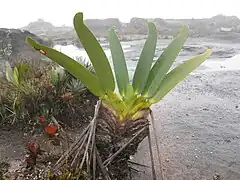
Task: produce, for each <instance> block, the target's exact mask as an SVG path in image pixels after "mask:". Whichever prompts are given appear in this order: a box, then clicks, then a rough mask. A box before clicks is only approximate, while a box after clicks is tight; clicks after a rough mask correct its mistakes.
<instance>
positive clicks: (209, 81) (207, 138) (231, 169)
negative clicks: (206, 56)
mask: <svg viewBox="0 0 240 180" xmlns="http://www.w3.org/2000/svg"><path fill="white" fill-rule="evenodd" d="M153 111H154V114H155V118H156V119H155V121H156V122H155V123H156V128H157V130H156V131H157V138H158V141H159V142H160V151H161V159H162V164H163V168H164V169H165V171H164V175H165V178H166V179H167V180H208V179H209V180H211V179H213V176H214V175H215V177H216V175H217V176H220V178H219V179H224V180H238V179H240V71H233V72H227V71H225V72H224V71H222V72H208V73H204V74H198V75H193V76H191V77H189V78H187V79H186V80H185V81H184V82H183V83H181V84H180V85H178V86H177V87H176V88H175V89H174V90H173V91H172V92H171V93H170V94H169V95H167V96H166V97H165V98H164V100H162V101H161V102H160V103H158V104H157V105H155V106H154V107H153ZM154 158H155V160H157V155H156V154H154ZM135 160H136V161H138V162H139V163H143V164H147V165H150V157H149V148H148V141H145V142H144V143H143V144H142V145H141V146H140V148H139V152H138V154H137V155H136V158H135ZM142 170H143V171H144V172H143V173H140V174H139V175H137V176H136V178H135V179H142V180H148V179H151V169H145V170H144V169H142ZM157 170H158V178H159V179H161V178H160V176H159V166H157Z"/></svg>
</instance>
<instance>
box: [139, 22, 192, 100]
mask: <svg viewBox="0 0 240 180" xmlns="http://www.w3.org/2000/svg"><path fill="white" fill-rule="evenodd" d="M187 37H188V26H183V28H182V30H181V32H180V33H179V34H178V35H177V36H176V38H175V39H174V40H173V41H172V43H171V44H170V45H169V46H168V47H167V48H166V49H165V50H164V52H163V53H162V54H161V56H160V57H159V58H158V60H157V61H156V63H155V64H154V66H153V68H152V70H151V72H150V73H149V77H148V80H147V83H146V86H145V88H144V92H143V94H146V95H144V96H146V97H153V96H154V94H155V93H156V91H157V89H158V88H159V86H160V84H161V82H162V80H163V78H164V76H165V75H166V74H167V72H168V71H169V69H170V67H171V66H172V64H173V62H174V61H175V59H176V57H177V56H178V54H179V52H180V51H181V49H182V46H183V44H184V42H185V41H186V40H187Z"/></svg>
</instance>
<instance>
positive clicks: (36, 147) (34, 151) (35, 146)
mask: <svg viewBox="0 0 240 180" xmlns="http://www.w3.org/2000/svg"><path fill="white" fill-rule="evenodd" d="M27 147H28V150H29V151H30V152H31V153H32V154H34V155H37V154H38V153H39V152H40V146H39V145H38V144H37V143H36V142H35V141H30V142H28V143H27Z"/></svg>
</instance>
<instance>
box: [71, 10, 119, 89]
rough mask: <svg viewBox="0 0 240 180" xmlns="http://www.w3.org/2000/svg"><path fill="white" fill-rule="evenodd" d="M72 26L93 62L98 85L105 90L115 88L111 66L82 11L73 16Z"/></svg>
mask: <svg viewBox="0 0 240 180" xmlns="http://www.w3.org/2000/svg"><path fill="white" fill-rule="evenodd" d="M74 27H75V30H76V33H77V35H78V37H79V39H80V41H81V43H82V45H83V47H84V49H85V50H86V52H87V54H88V56H89V58H90V60H91V62H92V64H93V67H94V69H95V71H96V75H97V77H98V79H99V82H100V85H101V86H102V88H103V90H105V91H106V92H108V91H110V92H113V91H114V90H115V81H114V77H113V73H112V69H111V66H110V64H109V61H108V59H107V57H106V54H105V53H104V51H103V49H102V47H101V45H100V44H99V42H98V40H97V39H96V37H95V36H94V35H93V34H92V32H91V31H90V30H89V29H88V27H87V26H86V25H85V24H84V22H83V14H82V13H77V14H76V15H75V16H74Z"/></svg>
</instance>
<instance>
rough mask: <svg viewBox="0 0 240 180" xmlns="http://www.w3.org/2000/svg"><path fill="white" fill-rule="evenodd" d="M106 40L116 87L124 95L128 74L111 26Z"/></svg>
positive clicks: (117, 40)
mask: <svg viewBox="0 0 240 180" xmlns="http://www.w3.org/2000/svg"><path fill="white" fill-rule="evenodd" d="M108 40H109V45H110V50H111V54H112V61H113V66H114V71H115V76H116V80H117V84H118V89H119V92H120V94H121V95H122V96H124V95H125V94H126V93H127V86H128V83H129V76H128V70H127V65H126V61H125V57H124V53H123V49H122V46H121V43H120V41H119V39H118V37H117V34H116V33H115V31H114V28H112V29H111V30H110V31H109V32H108Z"/></svg>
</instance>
